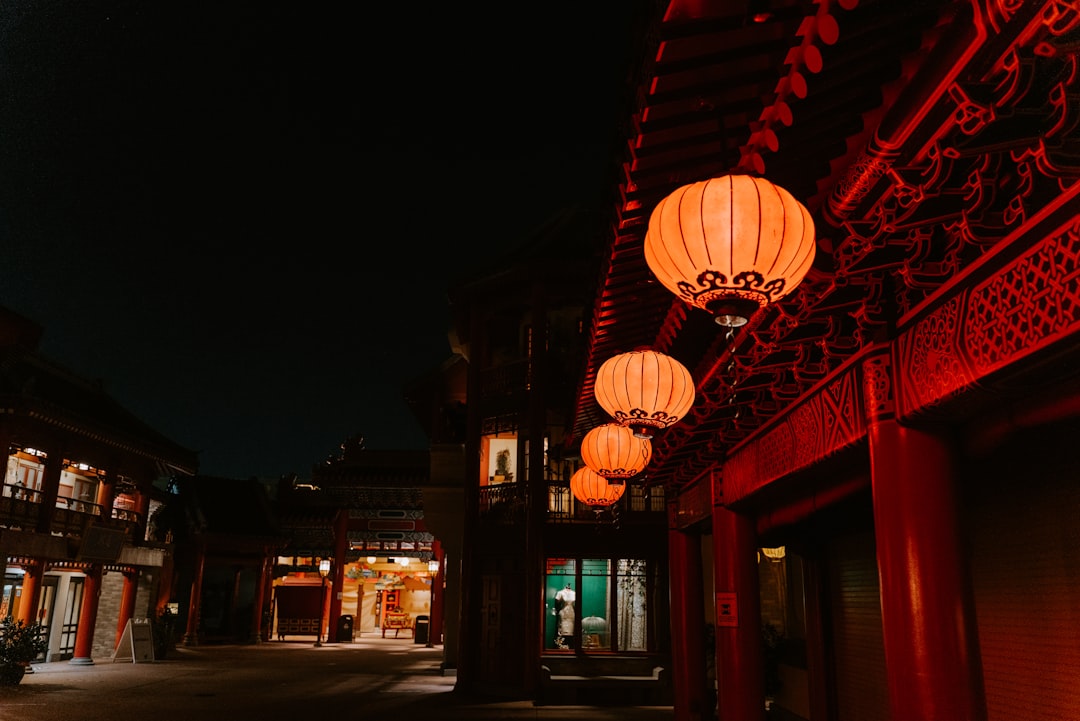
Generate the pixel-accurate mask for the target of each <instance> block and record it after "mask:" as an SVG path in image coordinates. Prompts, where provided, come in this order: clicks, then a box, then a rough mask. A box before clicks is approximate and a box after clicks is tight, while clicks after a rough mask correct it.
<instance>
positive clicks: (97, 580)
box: [70, 563, 101, 666]
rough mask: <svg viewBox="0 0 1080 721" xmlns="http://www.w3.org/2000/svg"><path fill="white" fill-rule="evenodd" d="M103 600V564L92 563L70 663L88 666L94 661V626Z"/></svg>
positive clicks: (85, 586)
mask: <svg viewBox="0 0 1080 721" xmlns="http://www.w3.org/2000/svg"><path fill="white" fill-rule="evenodd" d="M100 600H101V564H100V563H93V564H90V568H88V569H87V570H86V580H85V581H83V597H82V608H81V609H79V627H78V629H77V630H76V631H75V652H74V654H73V655H72V657H71V661H70V663H73V664H75V665H76V666H88V665H91V664H93V663H94V659H93V652H94V627H95V626H96V625H97V612H98V601H100Z"/></svg>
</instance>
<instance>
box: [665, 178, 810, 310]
mask: <svg viewBox="0 0 1080 721" xmlns="http://www.w3.org/2000/svg"><path fill="white" fill-rule="evenodd" d="M644 248H645V262H646V263H648V265H649V268H650V269H651V270H652V272H653V274H654V275H655V276H656V279H657V280H659V281H660V282H661V283H662V284H663V285H664V286H665V287H666V288H667V289H668V290H670V291H671V292H672V293H674V294H675V295H677V296H679V297H680V298H682V299H683V300H685V301H686V302H687V303H689V304H690V305H693V306H695V307H697V308H702V309H704V310H706V311H708V312H709V313H712V314H713V315H714V316H715V318H716V322H717V323H719V324H720V325H725V326H732V327H737V326H741V325H744V324H745V323H746V322H747V321H748V320H749V319H750V316H751V315H753V314H754V312H755V311H757V310H758V309H759V308H761V307H763V306H765V305H766V304H768V303H774V302H776V301H777V300H779V299H780V298H783V297H784V296H785V295H787V294H788V293H790V292H791V291H793V290H795V288H796V286H798V285H799V283H801V282H802V279H803V278H804V277H805V276H806V273H807V272H808V271H809V270H810V266H811V264H813V262H814V252H815V243H814V221H813V219H812V218H811V217H810V212H809V211H808V210H807V209H806V208H805V207H804V206H803V205H802V203H800V202H799V201H797V200H795V198H794V197H793V196H792V195H791V193H789V192H788V191H786V190H784V189H783V188H781V187H780V186H778V185H774V184H772V183H770V182H769V181H767V180H765V179H764V178H755V177H752V176H749V175H724V176H721V177H719V178H713V179H711V180H703V181H700V182H697V183H691V184H689V185H684V186H682V187H681V188H679V189H678V190H676V191H675V192H674V193H672V194H671V195H669V196H667V197H666V198H664V199H663V200H661V201H660V203H659V204H658V205H657V206H656V208H655V209H653V212H652V215H650V216H649V228H648V231H647V232H646V233H645V244H644Z"/></svg>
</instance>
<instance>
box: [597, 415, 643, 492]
mask: <svg viewBox="0 0 1080 721" xmlns="http://www.w3.org/2000/svg"><path fill="white" fill-rule="evenodd" d="M651 457H652V443H651V442H650V441H649V439H648V438H638V437H637V436H635V435H634V432H633V431H632V430H630V428H629V427H627V426H624V425H621V424H619V423H605V424H604V425H601V426H597V427H596V428H593V429H592V430H591V431H589V432H588V433H586V434H585V437H584V438H582V439H581V460H583V461H585V465H586V466H588V467H589V468H590V469H592V470H593V471H595V472H596V473H598V474H599V475H601V476H603V477H604V478H622V479H625V478H633V477H634V476H636V475H638V474H639V473H641V471H643V470H644V469H645V466H647V465H648V463H649V459H650V458H651Z"/></svg>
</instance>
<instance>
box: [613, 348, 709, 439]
mask: <svg viewBox="0 0 1080 721" xmlns="http://www.w3.org/2000/svg"><path fill="white" fill-rule="evenodd" d="M594 392H595V394H596V400H597V402H598V403H599V404H600V407H601V408H603V409H604V410H605V411H607V412H608V413H609V414H610V415H611V417H612V418H614V419H615V422H616V423H619V424H620V425H624V426H628V427H630V428H631V429H633V431H634V434H635V435H637V436H639V437H642V438H648V437H649V436H651V435H652V433H653V432H654V431H655V430H656V429H658V428H667V427H668V426H670V425H672V424H674V423H676V422H677V421H678V420H679V419H681V418H682V417H683V416H685V415H686V413H687V412H688V411H689V410H690V407H691V406H692V405H694V379H693V378H692V377H691V376H690V371H688V370H686V368H685V367H684V366H683V365H682V364H681V363H679V362H678V361H677V360H675V359H674V358H672V357H671V356H668V355H664V354H663V353H659V352H657V351H654V350H634V351H629V352H627V353H620V354H619V355H615V356H612V357H611V358H608V359H607V360H606V361H604V362H603V363H602V364H601V365H600V368H599V369H598V370H597V372H596V387H595V389H594Z"/></svg>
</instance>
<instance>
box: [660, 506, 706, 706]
mask: <svg viewBox="0 0 1080 721" xmlns="http://www.w3.org/2000/svg"><path fill="white" fill-rule="evenodd" d="M675 508H676V506H675V505H674V504H669V505H668V516H669V521H668V568H669V574H670V578H669V579H668V585H669V587H670V589H671V666H672V668H671V678H672V686H673V689H672V690H673V692H674V707H675V708H674V710H675V721H699V720H700V719H706V718H711V717H712V710H711V709H706V708H705V706H706V701H705V699H706V693H705V676H706V673H705V643H704V639H705V610H704V606H703V604H704V600H705V590H704V583H703V582H702V579H701V571H702V567H701V537H700V536H698V535H697V534H693V533H684V532H683V531H680V530H679V529H678V528H676V527H675V522H674V521H675V515H676V514H675Z"/></svg>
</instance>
